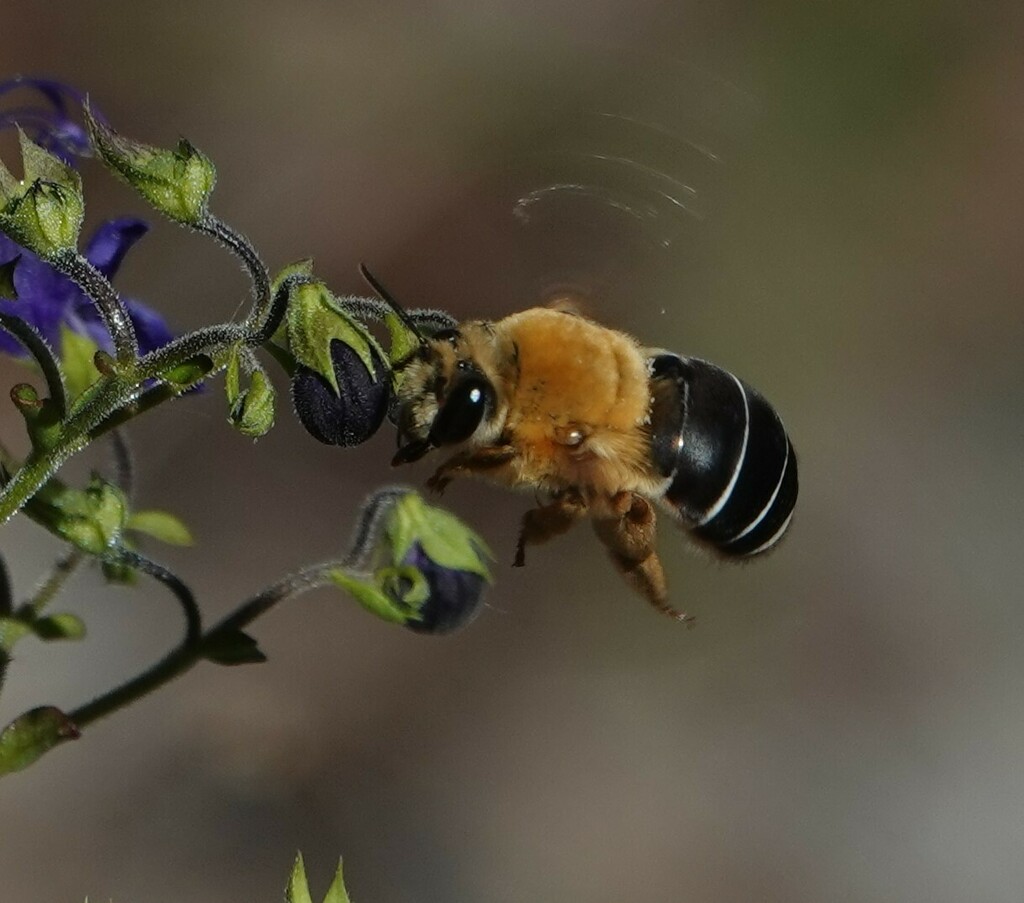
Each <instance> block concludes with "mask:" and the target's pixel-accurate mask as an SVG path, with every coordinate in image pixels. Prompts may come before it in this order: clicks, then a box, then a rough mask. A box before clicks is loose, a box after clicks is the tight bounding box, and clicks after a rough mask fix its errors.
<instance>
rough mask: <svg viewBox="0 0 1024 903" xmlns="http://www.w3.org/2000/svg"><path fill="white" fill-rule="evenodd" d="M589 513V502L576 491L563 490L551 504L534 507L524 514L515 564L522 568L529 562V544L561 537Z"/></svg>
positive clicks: (537, 543) (513, 563) (515, 566)
mask: <svg viewBox="0 0 1024 903" xmlns="http://www.w3.org/2000/svg"><path fill="white" fill-rule="evenodd" d="M586 513H587V503H586V502H585V501H584V500H583V496H582V495H580V494H579V493H578V492H575V491H572V490H567V491H566V492H561V493H559V494H558V495H556V496H555V498H554V499H553V500H552V501H551V502H549V503H548V504H547V505H541V506H540V507H539V508H531V509H530V510H529V511H527V512H526V514H524V515H523V523H522V526H521V527H520V529H519V542H518V543H516V557H515V560H514V561H513V562H512V567H514V568H521V567H522V566H523V565H524V564H526V547H527V546H528V545H539V544H540V543H542V542H547V541H548V540H549V539H554V538H555V537H556V536H561V534H563V533H565V532H566V531H567V530H568V529H569V528H570V527H571V526H572V525H573V524H574V523H576V521H578V520H579V519H580V518H581V517H583V516H584V515H585V514H586Z"/></svg>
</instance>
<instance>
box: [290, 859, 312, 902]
mask: <svg viewBox="0 0 1024 903" xmlns="http://www.w3.org/2000/svg"><path fill="white" fill-rule="evenodd" d="M285 899H286V900H287V901H288V903H313V900H312V898H311V897H310V896H309V884H307V883H306V866H305V864H304V863H303V861H302V853H299V854H298V855H297V856H296V857H295V865H294V866H292V874H291V877H290V878H289V879H288V887H287V888H286V889H285Z"/></svg>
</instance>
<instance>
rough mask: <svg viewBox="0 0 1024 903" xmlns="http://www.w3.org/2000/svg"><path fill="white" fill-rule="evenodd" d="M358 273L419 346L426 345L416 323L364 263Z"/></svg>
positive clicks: (360, 265)
mask: <svg viewBox="0 0 1024 903" xmlns="http://www.w3.org/2000/svg"><path fill="white" fill-rule="evenodd" d="M359 273H360V275H361V276H362V277H363V278H364V279H365V280H366V281H367V282H368V283H369V284H370V288H372V289H373V290H374V291H375V292H376V293H377V294H378V295H379V296H380V298H381V300H382V301H384V302H385V303H386V304H387V305H388V307H390V308H391V309H392V310H393V311H394V312H395V315H396V316H397V317H398V319H399V320H401V321H402V323H404V324H405V327H406V328H407V329H408V330H409V331H410V332H411V333H412V334H413V335H414V336H416V338H417V339H419V341H420V344H421V345H426V344H427V340H426V338H425V337H424V335H423V333H422V332H420V330H419V328H418V327H417V326H416V322H415V321H414V320H413V319H412V317H410V316H409V315H408V314H407V313H406V312H405V308H404V307H402V305H401V304H399V303H398V302H397V301H396V300H395V298H394V295H392V294H391V292H389V291H388V290H387V289H386V288H384V286H383V285H382V284H381V282H380V280H379V279H377V277H376V276H374V275H373V273H371V272H370V271H369V270H368V269H367V268H366V264H365V263H360V264H359Z"/></svg>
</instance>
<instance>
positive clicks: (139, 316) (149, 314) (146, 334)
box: [125, 298, 174, 354]
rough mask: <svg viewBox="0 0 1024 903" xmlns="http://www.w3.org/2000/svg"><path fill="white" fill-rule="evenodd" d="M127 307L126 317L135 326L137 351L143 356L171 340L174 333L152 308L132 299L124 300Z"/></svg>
mask: <svg viewBox="0 0 1024 903" xmlns="http://www.w3.org/2000/svg"><path fill="white" fill-rule="evenodd" d="M125 304H127V305H128V316H129V317H131V321H132V325H134V326H135V334H136V335H137V336H138V339H139V350H140V351H141V352H142V353H143V354H149V352H150V351H155V350H156V349H157V348H163V346H164V345H166V344H167V343H168V342H169V341H170V340H171V339H173V338H174V333H173V332H171V329H170V327H169V326H168V325H167V323H166V321H165V320H164V318H163V317H162V316H160V314H158V313H157V312H156V311H155V310H153V308H152V307H147V306H146V305H145V304H143V303H142V302H141V301H136V300H134V299H133V298H126V299H125Z"/></svg>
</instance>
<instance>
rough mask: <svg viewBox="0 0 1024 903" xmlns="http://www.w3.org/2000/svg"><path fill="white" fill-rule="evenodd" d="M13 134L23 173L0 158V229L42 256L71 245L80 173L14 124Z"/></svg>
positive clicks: (80, 206)
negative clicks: (13, 171)
mask: <svg viewBox="0 0 1024 903" xmlns="http://www.w3.org/2000/svg"><path fill="white" fill-rule="evenodd" d="M18 138H19V141H20V142H21V156H22V162H23V168H24V170H25V178H24V179H21V180H18V179H16V178H14V176H13V175H11V173H10V171H9V170H8V169H7V168H6V167H5V166H3V165H2V164H0V232H5V233H6V234H7V235H9V236H10V237H11V238H13V239H14V240H15V241H16V242H17V243H18V244H20V245H23V246H24V247H26V248H28V249H29V250H32V251H35V252H36V254H38V255H39V256H40V257H43V258H48V257H52V256H54V255H55V254H57V253H58V252H60V251H66V250H74V249H75V247H76V246H77V244H78V232H79V229H81V226H82V218H83V216H84V213H85V202H84V201H83V199H82V180H81V177H80V176H79V175H78V173H77V172H76V171H75V170H74V169H72V168H71V167H70V166H68V165H67V164H65V163H64V162H63V161H62V160H61V159H60V158H58V157H56V156H54V155H53V154H51V153H50V152H49V151H47V150H45V149H43V148H42V147H40V146H39V145H38V144H35V143H34V142H32V141H31V140H30V139H29V138H28V137H27V136H26V135H25V133H24V132H22V131H21V130H20V129H19V131H18Z"/></svg>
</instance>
